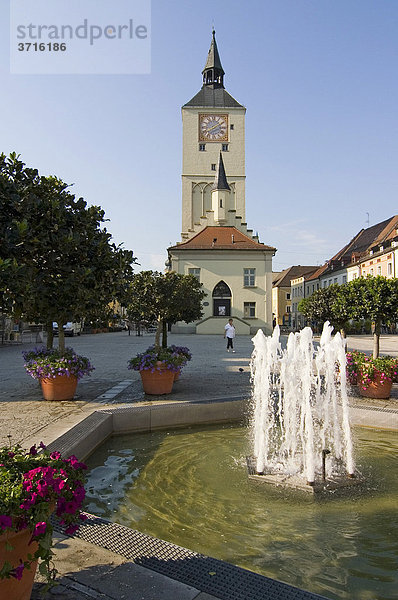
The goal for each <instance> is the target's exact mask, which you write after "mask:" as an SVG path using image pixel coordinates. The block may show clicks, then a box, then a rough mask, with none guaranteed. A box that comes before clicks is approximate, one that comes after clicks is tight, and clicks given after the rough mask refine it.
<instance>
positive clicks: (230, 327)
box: [224, 319, 235, 352]
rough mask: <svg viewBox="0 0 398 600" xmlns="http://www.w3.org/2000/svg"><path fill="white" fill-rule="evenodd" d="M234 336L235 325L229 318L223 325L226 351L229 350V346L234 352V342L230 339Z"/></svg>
mask: <svg viewBox="0 0 398 600" xmlns="http://www.w3.org/2000/svg"><path fill="white" fill-rule="evenodd" d="M234 337H235V327H234V324H233V319H229V321H228V323H227V324H226V325H225V327H224V339H225V338H227V352H229V349H230V348H231V350H232V352H235V350H234V343H233V341H232V340H233V339H234Z"/></svg>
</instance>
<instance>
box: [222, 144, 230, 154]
mask: <svg viewBox="0 0 398 600" xmlns="http://www.w3.org/2000/svg"><path fill="white" fill-rule="evenodd" d="M221 150H222V151H223V152H228V144H222V146H221Z"/></svg>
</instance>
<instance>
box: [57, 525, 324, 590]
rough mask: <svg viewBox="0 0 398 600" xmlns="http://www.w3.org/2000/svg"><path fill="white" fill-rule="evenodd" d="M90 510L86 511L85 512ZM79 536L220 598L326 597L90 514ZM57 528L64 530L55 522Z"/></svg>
mask: <svg viewBox="0 0 398 600" xmlns="http://www.w3.org/2000/svg"><path fill="white" fill-rule="evenodd" d="M86 514H87V513H86ZM87 517H88V519H87V521H85V522H84V524H83V525H81V526H80V529H79V531H78V532H77V533H76V537H78V538H80V539H82V540H85V541H87V542H90V543H92V544H96V545H98V546H101V547H103V548H106V549H107V550H111V551H112V552H115V553H116V554H120V555H121V556H124V557H125V558H127V559H129V560H132V561H133V562H134V563H136V564H138V565H141V566H142V567H146V568H147V569H151V570H152V571H156V572H157V573H161V574H162V575H166V576H167V577H170V578H171V579H175V580H177V581H180V582H181V583H185V584H186V585H190V586H192V587H194V588H196V589H198V590H200V591H202V592H207V593H208V594H211V595H213V596H217V597H218V598H220V599H221V600H264V599H265V598H266V599H267V600H322V599H323V600H325V598H324V597H323V596H318V595H316V594H312V593H310V592H306V591H304V590H300V589H299V588H295V587H292V586H290V585H287V584H285V583H281V582H279V581H276V580H274V579H270V578H268V577H264V576H262V575H258V574H257V573H252V572H251V571H247V570H245V569H242V568H240V567H235V566H234V565H231V564H229V563H226V562H223V561H221V560H217V559H215V558H210V557H208V556H205V555H203V554H198V553H197V552H193V551H192V550H188V549H186V548H182V547H181V546H175V545H174V544H171V543H169V542H165V541H163V540H160V539H157V538H154V537H152V536H149V535H146V534H144V533H141V532H139V531H135V530H133V529H129V528H128V527H124V526H123V525H118V524H117V523H112V522H110V521H107V520H105V519H101V518H100V517H96V516H94V515H89V514H87ZM53 525H54V529H55V530H56V531H58V532H60V533H63V529H62V527H60V526H59V525H58V524H56V523H55V522H54V523H53Z"/></svg>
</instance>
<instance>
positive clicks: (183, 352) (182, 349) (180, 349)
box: [170, 344, 192, 381]
mask: <svg viewBox="0 0 398 600" xmlns="http://www.w3.org/2000/svg"><path fill="white" fill-rule="evenodd" d="M170 350H172V352H175V353H176V354H179V355H180V356H182V357H183V359H184V364H183V365H182V366H181V367H180V369H179V370H178V372H177V373H175V374H174V381H177V380H178V379H179V378H180V375H181V371H182V368H183V367H184V366H185V365H186V363H187V362H188V361H189V360H191V359H192V353H191V351H190V349H189V348H187V347H186V346H175V345H174V344H172V345H171V346H170Z"/></svg>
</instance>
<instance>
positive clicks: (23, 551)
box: [0, 529, 37, 600]
mask: <svg viewBox="0 0 398 600" xmlns="http://www.w3.org/2000/svg"><path fill="white" fill-rule="evenodd" d="M31 537H32V532H31V531H29V530H28V529H23V530H22V531H18V532H15V531H7V532H6V533H3V534H2V535H0V567H1V565H3V564H4V562H6V561H7V562H9V563H10V564H11V565H12V567H13V568H16V567H18V566H20V564H21V562H20V561H22V562H23V563H24V562H25V561H26V560H27V559H28V554H34V553H35V552H36V550H37V543H36V542H32V543H31V544H29V542H30V540H31ZM6 546H7V547H6ZM11 546H12V550H10V549H9V548H10V547H11ZM36 567H37V561H35V562H34V563H32V565H31V568H30V570H28V569H24V570H23V572H22V579H20V580H18V579H16V578H15V577H11V578H9V579H0V598H4V600H29V598H30V596H31V593H32V587H33V581H34V578H35V573H36Z"/></svg>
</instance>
